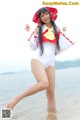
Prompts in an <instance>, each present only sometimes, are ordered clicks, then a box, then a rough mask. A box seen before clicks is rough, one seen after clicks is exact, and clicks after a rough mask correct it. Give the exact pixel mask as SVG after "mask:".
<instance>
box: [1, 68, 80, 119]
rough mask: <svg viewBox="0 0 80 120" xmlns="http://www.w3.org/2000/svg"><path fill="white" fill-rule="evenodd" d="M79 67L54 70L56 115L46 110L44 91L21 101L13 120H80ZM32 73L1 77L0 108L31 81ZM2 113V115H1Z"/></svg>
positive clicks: (15, 109) (32, 78)
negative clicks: (49, 113)
mask: <svg viewBox="0 0 80 120" xmlns="http://www.w3.org/2000/svg"><path fill="white" fill-rule="evenodd" d="M79 74H80V68H71V69H62V70H56V89H55V90H56V91H55V92H56V105H57V115H56V116H52V115H48V113H47V99H46V95H45V91H42V92H38V93H37V94H35V95H32V96H29V97H27V98H24V99H23V100H21V101H20V102H19V103H18V104H17V105H16V106H15V108H14V110H13V112H12V113H13V118H12V119H13V120H80V115H79V114H80V75H79ZM35 82H36V80H35V79H34V77H33V75H32V74H31V72H26V73H16V74H8V75H1V76H0V109H1V108H4V107H5V106H6V104H7V103H8V101H9V100H10V99H11V98H12V97H13V96H15V95H16V94H18V93H19V92H21V91H23V90H24V89H26V88H27V87H29V86H31V85H32V84H34V83H35ZM0 115H1V114H0Z"/></svg>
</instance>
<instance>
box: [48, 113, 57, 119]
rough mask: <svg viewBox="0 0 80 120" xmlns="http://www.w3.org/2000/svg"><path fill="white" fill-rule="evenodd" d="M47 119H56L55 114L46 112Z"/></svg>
mask: <svg viewBox="0 0 80 120" xmlns="http://www.w3.org/2000/svg"><path fill="white" fill-rule="evenodd" d="M47 120H58V119H57V116H56V115H54V114H48V115H47Z"/></svg>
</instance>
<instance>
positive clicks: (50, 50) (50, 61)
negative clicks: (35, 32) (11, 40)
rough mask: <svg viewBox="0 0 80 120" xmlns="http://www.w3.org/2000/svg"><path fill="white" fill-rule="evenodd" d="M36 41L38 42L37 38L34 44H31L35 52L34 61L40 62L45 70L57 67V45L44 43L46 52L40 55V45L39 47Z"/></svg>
mask: <svg viewBox="0 0 80 120" xmlns="http://www.w3.org/2000/svg"><path fill="white" fill-rule="evenodd" d="M36 41H38V39H37V38H35V39H34V42H33V43H32V42H30V48H31V49H32V50H34V56H32V59H36V60H39V61H40V62H41V64H42V65H43V67H44V68H45V69H46V68H47V67H49V66H55V48H56V43H51V42H43V48H44V51H43V54H42V55H40V51H41V49H40V45H38V47H37V46H36Z"/></svg>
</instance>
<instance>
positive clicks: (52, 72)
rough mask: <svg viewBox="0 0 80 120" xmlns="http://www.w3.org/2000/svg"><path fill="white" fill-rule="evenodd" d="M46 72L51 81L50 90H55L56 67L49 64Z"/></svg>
mask: <svg viewBox="0 0 80 120" xmlns="http://www.w3.org/2000/svg"><path fill="white" fill-rule="evenodd" d="M46 74H47V77H48V81H49V87H48V89H47V90H48V91H54V89H55V67H53V66H49V67H48V68H46Z"/></svg>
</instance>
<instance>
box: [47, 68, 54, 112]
mask: <svg viewBox="0 0 80 120" xmlns="http://www.w3.org/2000/svg"><path fill="white" fill-rule="evenodd" d="M46 73H47V76H48V80H49V87H48V88H47V90H46V95H47V98H48V113H52V114H54V113H56V104H55V68H54V67H53V66H50V67H48V68H47V69H46Z"/></svg>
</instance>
